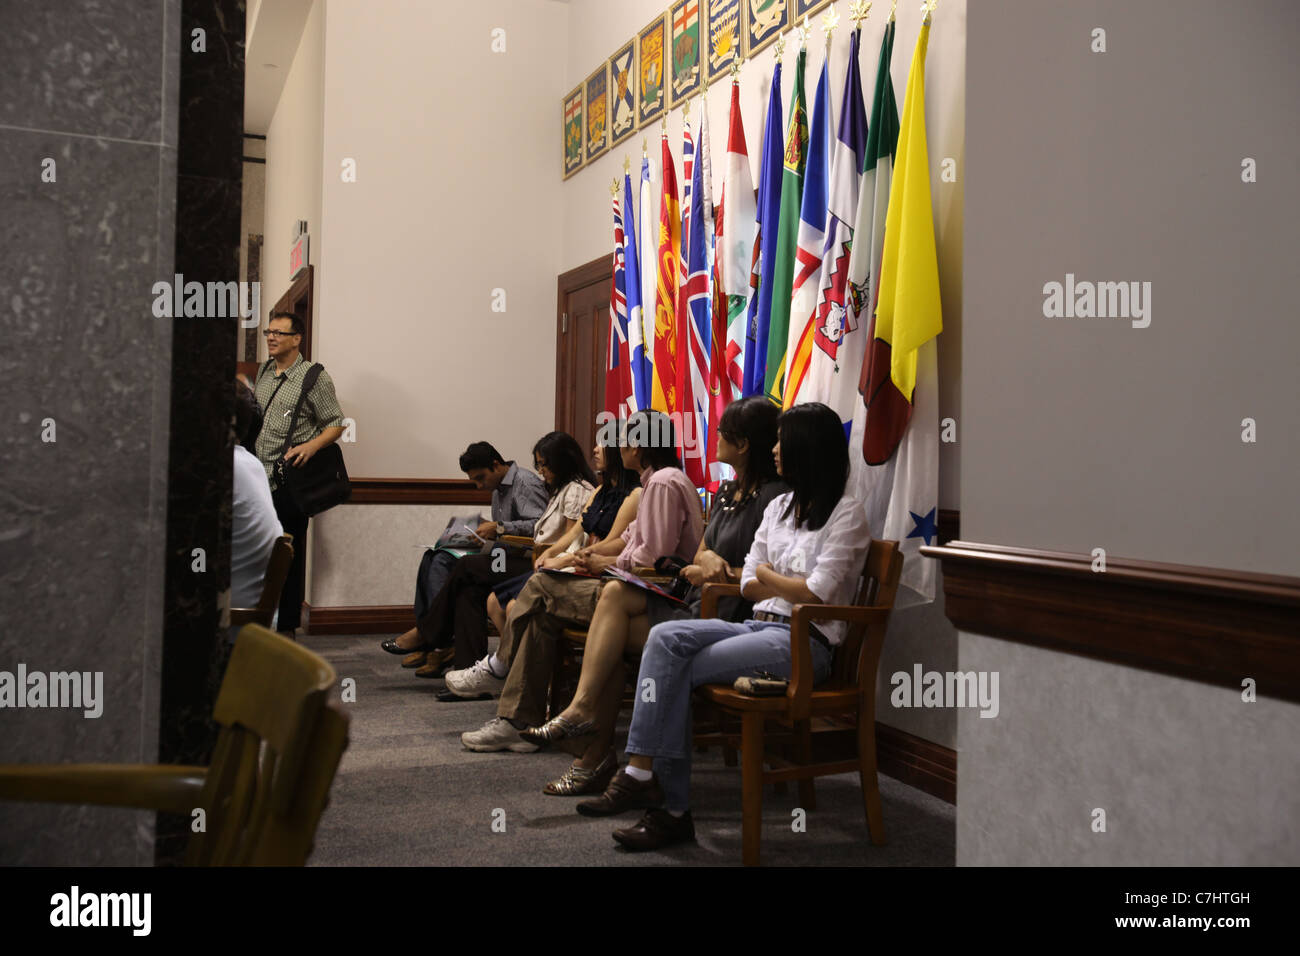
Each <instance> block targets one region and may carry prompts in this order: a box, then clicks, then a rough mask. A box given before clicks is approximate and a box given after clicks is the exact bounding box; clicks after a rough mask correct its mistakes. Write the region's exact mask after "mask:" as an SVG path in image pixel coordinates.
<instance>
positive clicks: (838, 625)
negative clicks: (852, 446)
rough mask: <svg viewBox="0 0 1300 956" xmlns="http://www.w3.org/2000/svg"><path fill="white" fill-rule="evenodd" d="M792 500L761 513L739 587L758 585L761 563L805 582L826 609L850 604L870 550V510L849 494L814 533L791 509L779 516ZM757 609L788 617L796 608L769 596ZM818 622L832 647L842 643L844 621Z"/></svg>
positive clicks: (780, 500)
mask: <svg viewBox="0 0 1300 956" xmlns="http://www.w3.org/2000/svg"><path fill="white" fill-rule="evenodd" d="M793 499H794V492H787V493H786V494H784V495H781V496H779V497H777V498H773V499H772V501H771V502H769V504H768V506H767V509H766V510H765V511H764V512H763V523H762V524H760V525H759V526H758V532H757V533H756V534H755V535H754V543H753V545H751V546H750V549H749V554H747V555H745V567H744V570H743V571H742V572H741V575H740V586H741V588H744V587H746V586H747V585H748V584H749V582H750V581H756V580H758V578H757V570H758V566H759V565H760V564H770V565H772V570H774V571H775V572H776V573H777V574H781V575H785V576H787V577H788V576H790V575H800V576H802V577H804V578H806V583H807V585H808V590H810V591H812V593H813V594H815V595H817V596H818V597H819V598H821V600H822V603H823V604H849V603H851V602H852V601H853V597H854V591H855V590H856V589H857V585H858V580H859V578H860V577H861V574H862V565H863V563H864V562H865V561H866V560H867V550H868V548H870V546H871V532H870V530H869V529H868V527H867V515H866V509H864V508H863V506H862V502H861V501H859V500H858V499H857V498H854V497H853V496H852V495H849V494H845V495H844V497H842V498H841V499H840V500H839V503H838V504H837V505H836V506H835V510H834V511H832V512H831V516H830V518H829V519H827V521H826V523H825V524H824V525H822V526H821V527H820V528H818V529H817V530H816V531H812V530H809V528H808V527H807V525H805V526H804V527H802V528H799V527H796V526H795V520H794V509H793V508H791V509H790V514H789V516H787V517H785V518H782V517H781V516H782V514H784V513H785V510H786V508H789V507H790V504H791V501H792V500H793ZM754 610H755V611H767V612H769V613H772V614H783V615H785V616H787V617H788V616H789V615H790V612H791V610H792V606H791V604H790V602H789V601H787V600H785V599H784V598H779V597H770V598H767V599H766V600H763V601H759V602H758V603H757V604H755V605H754ZM814 623H815V624H816V625H817V629H818V630H819V631H821V632H822V633H823V634H825V635H826V639H827V640H828V641H830V643H831V644H832V645H834V644H839V643H840V641H842V640H844V631H845V628H846V625H845V623H844V622H843V621H816V622H814Z"/></svg>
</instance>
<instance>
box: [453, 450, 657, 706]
mask: <svg viewBox="0 0 1300 956" xmlns="http://www.w3.org/2000/svg"><path fill="white" fill-rule="evenodd" d="M592 458H593V462H594V464H595V466H596V473H597V474H598V475H599V476H600V484H599V485H598V486H597V487H596V490H595V491H593V492H592V493H591V496H590V497H588V498H587V501H586V503H585V504H584V505H583V508H582V517H581V519H580V520H578V521H575V522H571V523H570V525H569V529H568V530H567V531H566V532H565V533H564V534H563V535H561V536H560V538H559V539H558V540H556V541H555V542H554V543H553V544H551V545H549V546H548V547H546V548H537V549H535V550H534V557H533V570H534V571H535V570H540V569H542V568H552V569H556V570H558V569H560V568H566V567H569V566H570V565H572V564H573V562H574V561H575V560H576V556H577V552H578V551H579V550H580V549H582V548H584V547H589V546H591V545H594V544H597V543H598V542H601V541H604V540H605V539H606V538H609V537H618V536H619V535H621V534H622V533H623V530H624V529H625V528H626V527H627V526H628V525H629V524H631V523H632V520H633V519H634V518H635V517H636V508H637V503H638V501H639V500H640V497H641V486H640V484H639V483H638V481H637V473H636V472H635V471H633V470H632V469H630V468H628V467H627V466H625V465H624V464H623V456H622V455H621V454H619V449H618V445H617V444H610V445H602V444H599V443H597V445H596V447H595V449H594V450H593V455H592ZM544 517H545V516H543V518H544ZM538 527H539V528H540V527H541V522H540V521H539V522H538ZM534 541H536V539H534ZM532 575H533V571H528V572H525V573H524V574H521V575H518V576H517V577H513V578H511V579H509V580H508V581H503V582H502V583H501V584H498V585H496V586H495V587H493V589H492V593H491V594H489V595H488V599H487V612H488V617H489V618H491V619H492V623H493V624H495V625H496V628H497V633H498V634H500V635H502V636H503V637H504V636H505V635H506V617H507V615H508V614H509V613H510V610H511V608H513V607H514V606H515V601H514V599H515V598H516V597H517V596H518V594H519V592H520V591H522V590H523V589H524V585H525V584H527V583H528V579H529V578H531V577H532ZM509 669H510V642H509V641H505V642H503V644H502V645H500V646H499V647H498V648H497V652H496V653H495V654H489V655H487V656H486V657H483V658H481V659H480V660H478V661H477V662H475V664H474V665H473V666H472V667H469V668H466V669H464V670H453V671H450V672H448V673H447V690H449V691H451V692H452V693H453V694H456V695H458V696H460V697H467V698H474V697H478V696H479V695H480V694H481V693H483V687H484V686H487V687H489V689H490V688H491V687H492V686H493V685H492V684H491V681H492V679H493V678H496V679H498V680H499V679H500V678H501V677H503V676H504V675H505V673H506V672H507V671H508V670H509Z"/></svg>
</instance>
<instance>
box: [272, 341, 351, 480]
mask: <svg viewBox="0 0 1300 956" xmlns="http://www.w3.org/2000/svg"><path fill="white" fill-rule="evenodd" d="M311 365H312V363H311V362H308V361H305V360H304V359H303V357H302V355H299V356H298V358H297V360H296V361H295V362H294V363H293V364H292V365H290V366H289V367H288V368H287V369H286V370H285V371H283V372H278V371H276V368H275V361H274V360H273V359H268V360H267V361H266V362H264V363H263V364H262V368H261V369H260V370H259V371H258V373H257V382H256V383H255V387H254V389H253V394H254V395H256V396H257V404H258V405H260V406H261V408H262V431H261V432H260V433H259V434H258V436H257V457H258V459H259V460H260V461H261V462H262V467H263V468H265V469H266V477H267V478H268V479H269V478H271V477H272V476H271V469H272V468H273V467H274V466H275V463H276V461H277V460H279V458H280V454H281V452H283V451H284V440H285V438H286V437H288V435H289V422H290V420H291V419H292V418H293V408H294V406H295V405H296V404H297V403H298V396H299V395H300V394H302V380H303V378H304V377H305V376H306V375H307V369H308V368H310V367H311ZM281 381H283V382H284V384H283V385H281V384H280V383H281ZM277 389H278V391H277ZM272 395H274V396H275V398H274V399H272V398H271V396H272ZM268 403H269V405H268ZM334 427H337V428H342V427H343V409H341V408H339V400H338V398H337V397H335V395H334V382H333V380H332V379H331V378H330V373H329V372H326V371H324V370H322V371H321V373H320V378H318V379H317V380H316V384H315V385H314V386H313V387H312V390H311V392H310V393H309V394H308V395H307V400H306V401H305V402H303V403H302V411H301V412H300V413H299V415H298V426H297V427H296V428H295V429H294V430H293V440H292V441H291V442H290V443H289V446H290V447H291V448H292V447H293V446H295V445H301V444H302V443H303V442H305V441H311V440H312V439H313V438H315V437H316V436H317V435H319V434H320V433H321V431H323V430H324V429H326V428H334ZM271 487H272V488H274V487H275V481H274V480H272V481H271Z"/></svg>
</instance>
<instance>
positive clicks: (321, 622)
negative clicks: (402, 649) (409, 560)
mask: <svg viewBox="0 0 1300 956" xmlns="http://www.w3.org/2000/svg"><path fill="white" fill-rule="evenodd" d="M306 610H307V609H306V608H304V611H306ZM304 621H305V622H306V628H307V633H308V634H401V633H402V632H403V631H407V630H410V629H411V628H413V627H415V613H414V612H413V611H412V610H411V605H409V604H391V605H374V606H368V607H363V606H357V607H317V608H311V609H310V617H307V616H305V615H304Z"/></svg>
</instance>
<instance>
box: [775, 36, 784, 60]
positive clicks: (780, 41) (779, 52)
mask: <svg viewBox="0 0 1300 956" xmlns="http://www.w3.org/2000/svg"><path fill="white" fill-rule="evenodd" d="M785 40H786V34H784V33H782V34H781V35H780V36H778V37H777V38H776V58H777V59H778V60H779V59H781V57H783V56H785Z"/></svg>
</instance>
